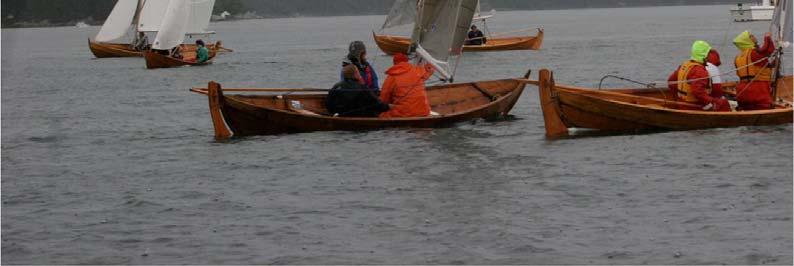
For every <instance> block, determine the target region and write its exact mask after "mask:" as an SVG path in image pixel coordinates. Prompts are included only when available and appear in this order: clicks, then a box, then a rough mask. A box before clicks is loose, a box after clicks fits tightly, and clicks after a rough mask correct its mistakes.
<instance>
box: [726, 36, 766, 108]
mask: <svg viewBox="0 0 794 266" xmlns="http://www.w3.org/2000/svg"><path fill="white" fill-rule="evenodd" d="M733 44H734V45H736V48H738V49H739V55H738V56H736V61H735V65H736V69H737V70H736V75H737V76H739V84H737V85H736V101H737V102H739V108H740V109H741V110H764V109H770V108H772V95H771V93H770V89H771V85H772V72H773V71H774V70H773V67H774V61H773V60H772V59H771V58H770V57H771V56H772V54H773V53H774V52H775V44H774V43H773V42H772V34H771V33H768V32H767V33H766V34H765V35H764V45H763V46H761V47H760V48H759V47H758V40H757V39H756V38H755V36H754V35H752V34H750V32H749V31H744V32H742V33H741V34H739V36H736V39H734V40H733Z"/></svg>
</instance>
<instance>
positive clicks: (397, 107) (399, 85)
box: [380, 62, 433, 118]
mask: <svg viewBox="0 0 794 266" xmlns="http://www.w3.org/2000/svg"><path fill="white" fill-rule="evenodd" d="M386 74H387V75H388V77H386V81H384V82H383V87H382V89H381V92H380V99H381V101H382V102H383V103H385V104H389V105H391V109H389V111H388V112H385V113H381V114H380V117H381V118H395V117H423V116H428V115H430V103H428V101H427V93H426V92H425V81H426V80H427V79H429V78H430V76H432V75H433V68H432V67H431V66H430V65H428V64H425V65H423V66H415V65H412V64H410V63H408V62H402V63H399V64H396V65H394V66H393V67H391V68H389V70H387V71H386Z"/></svg>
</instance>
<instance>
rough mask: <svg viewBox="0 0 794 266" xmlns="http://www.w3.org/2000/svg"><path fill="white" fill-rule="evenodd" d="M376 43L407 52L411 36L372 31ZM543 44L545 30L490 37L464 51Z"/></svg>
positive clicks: (534, 47) (392, 51)
mask: <svg viewBox="0 0 794 266" xmlns="http://www.w3.org/2000/svg"><path fill="white" fill-rule="evenodd" d="M372 35H373V37H374V38H375V43H376V44H377V45H378V47H379V48H380V49H381V50H382V51H383V52H384V53H386V54H389V55H392V54H395V53H406V52H407V51H408V47H409V46H410V44H411V38H406V37H399V36H389V35H378V34H376V33H374V32H373V33H372ZM542 44H543V30H542V29H538V34H537V35H535V36H520V37H505V38H489V39H488V43H487V44H484V45H464V46H463V52H498V51H511V50H539V49H540V48H541V46H542Z"/></svg>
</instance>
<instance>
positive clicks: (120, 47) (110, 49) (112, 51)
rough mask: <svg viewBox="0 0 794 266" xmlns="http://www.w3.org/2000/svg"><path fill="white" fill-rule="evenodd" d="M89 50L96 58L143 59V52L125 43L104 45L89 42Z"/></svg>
mask: <svg viewBox="0 0 794 266" xmlns="http://www.w3.org/2000/svg"><path fill="white" fill-rule="evenodd" d="M88 48H89V49H91V53H93V54H94V56H96V58H111V57H142V56H143V52H141V51H137V50H135V49H132V48H130V45H129V44H125V43H103V42H95V41H92V40H90V39H89V40H88Z"/></svg>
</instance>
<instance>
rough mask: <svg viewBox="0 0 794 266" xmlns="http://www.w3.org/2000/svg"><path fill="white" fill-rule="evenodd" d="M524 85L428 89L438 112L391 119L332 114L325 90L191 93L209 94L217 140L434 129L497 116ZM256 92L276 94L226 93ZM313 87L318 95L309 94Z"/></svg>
mask: <svg viewBox="0 0 794 266" xmlns="http://www.w3.org/2000/svg"><path fill="white" fill-rule="evenodd" d="M526 84H527V80H526V79H505V80H495V81H482V82H474V83H462V84H448V85H440V86H433V87H428V88H427V95H428V99H429V102H430V106H431V108H432V110H433V111H434V112H437V113H439V114H440V115H438V116H430V117H416V118H391V119H381V118H351V117H334V116H331V114H329V113H328V111H327V109H326V108H325V98H326V96H327V93H317V92H318V91H327V90H322V89H314V90H312V89H222V88H221V85H220V84H218V83H215V82H210V83H209V85H208V88H194V89H191V91H193V92H196V93H200V94H205V95H207V96H208V98H209V108H210V116H211V118H212V123H213V127H214V128H215V138H216V139H218V140H221V139H226V138H229V137H231V136H251V135H273V134H286V133H302V132H313V131H338V130H375V129H382V128H391V127H402V128H405V127H417V128H431V127H442V126H448V125H450V124H453V123H456V122H462V121H466V120H471V119H477V118H499V117H504V116H506V115H507V114H508V112H510V110H511V109H512V108H513V106H514V105H515V104H516V101H518V98H519V97H520V96H521V93H522V92H523V91H524V87H525V86H526ZM257 91H259V92H277V93H278V94H270V95H250V94H249V95H245V94H234V95H230V94H227V93H229V92H238V93H239V92H257ZM312 91H313V92H315V93H305V92H312ZM295 92H303V93H302V94H294V93H295ZM292 101H299V102H300V103H301V105H302V106H303V107H302V109H299V110H296V109H294V108H293V107H292Z"/></svg>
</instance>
